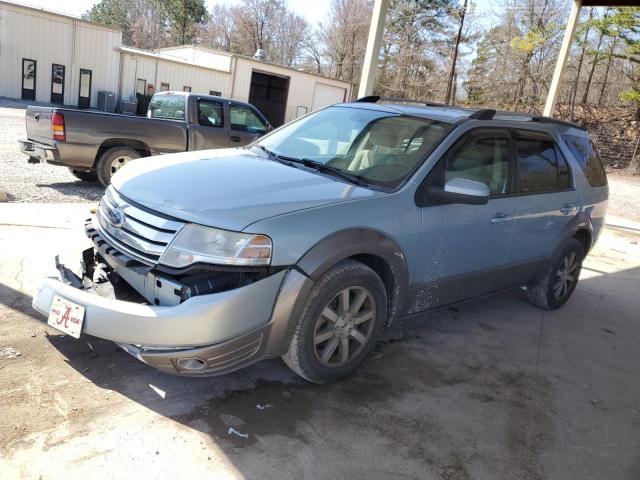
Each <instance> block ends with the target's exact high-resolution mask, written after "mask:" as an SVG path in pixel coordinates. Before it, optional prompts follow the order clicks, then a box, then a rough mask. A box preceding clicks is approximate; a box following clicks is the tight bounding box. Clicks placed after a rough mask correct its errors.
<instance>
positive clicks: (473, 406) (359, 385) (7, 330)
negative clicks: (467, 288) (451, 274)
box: [0, 205, 640, 480]
mask: <svg viewBox="0 0 640 480" xmlns="http://www.w3.org/2000/svg"><path fill="white" fill-rule="evenodd" d="M38 208H40V207H38ZM69 208H70V209H71V210H72V208H71V207H69ZM86 208H87V207H86V206H85V205H83V206H82V209H86ZM34 211H35V210H34ZM3 212H4V213H6V212H7V210H4V211H3V210H0V219H1V223H12V225H4V226H0V332H1V333H0V412H1V413H0V477H2V478H87V477H91V478H94V479H95V478H113V477H114V476H117V475H122V474H123V473H124V472H126V474H127V475H128V476H132V477H139V478H181V479H182V478H202V479H206V478H261V479H262V478H330V477H347V478H352V477H365V478H381V479H382V478H384V479H387V478H427V479H431V478H434V479H448V480H451V479H470V478H473V479H488V480H489V479H490V480H495V479H501V478H505V479H507V478H508V479H542V478H554V479H555V478H558V479H580V480H586V479H594V480H596V479H597V480H601V479H607V480H609V479H621V480H622V479H625V480H626V479H633V478H640V463H639V462H638V445H640V428H639V427H640V403H639V401H638V399H639V398H640V377H638V372H637V370H638V365H639V364H640V322H638V318H639V315H638V312H640V296H639V295H638V292H639V291H640V247H639V245H638V242H640V230H639V229H638V228H637V225H635V224H631V223H624V222H622V223H621V222H620V221H619V220H616V219H613V220H610V221H611V223H615V225H616V226H615V227H608V228H607V229H606V230H605V231H604V233H603V235H602V237H601V239H600V241H599V244H598V245H597V247H596V249H595V250H594V251H593V252H592V254H591V255H590V256H589V258H588V260H587V262H586V264H585V268H584V270H583V274H582V277H581V283H580V285H579V287H578V289H577V291H576V292H575V295H574V297H573V298H572V299H571V300H570V302H569V303H568V304H567V305H566V306H565V307H564V308H563V309H561V310H559V311H556V312H545V311H542V310H539V309H537V308H535V307H532V306H531V305H529V304H528V303H527V302H526V301H525V300H524V299H523V297H522V295H521V294H520V292H512V293H508V294H504V295H499V296H494V297H491V298H486V299H483V300H476V301H472V302H467V303H465V304H461V305H459V306H456V307H452V308H448V309H443V310H440V311H437V312H432V313H429V314H424V315H420V316H417V317H414V318H412V319H409V320H404V321H403V322H401V323H400V324H398V325H397V326H396V328H394V329H393V330H392V331H391V332H388V333H387V336H386V338H385V340H384V341H383V342H382V343H381V344H380V346H379V348H377V349H376V352H375V354H374V355H373V356H372V358H371V359H370V360H369V361H368V362H367V363H366V364H365V366H364V368H363V369H362V370H361V371H360V372H359V373H358V375H356V376H355V377H354V378H352V379H350V380H347V381H344V382H341V383H338V384H335V385H329V386H315V385H310V384H308V383H305V382H303V381H301V380H299V379H297V378H296V377H294V376H293V374H291V373H290V372H289V371H288V370H287V369H286V367H285V366H284V365H283V364H282V363H281V362H280V361H279V360H274V361H270V362H264V363H262V364H259V365H256V366H253V367H251V368H248V369H246V370H243V371H240V372H237V373H235V374H231V375H227V376H224V377H218V378H212V379H185V378H179V377H171V376H167V375H163V374H160V373H158V372H156V371H154V370H152V369H150V368H149V367H147V366H145V365H143V364H141V363H139V362H137V361H136V360H135V359H133V358H131V357H129V356H128V355H126V354H125V353H124V352H122V351H121V350H120V349H119V348H117V347H114V345H113V344H111V343H109V342H104V341H101V340H97V339H93V338H89V337H87V338H83V339H81V341H77V340H75V339H73V338H70V337H65V336H61V335H58V334H57V333H56V332H55V331H54V330H52V329H50V328H49V327H47V326H46V325H45V324H43V323H42V322H41V321H40V317H39V316H38V315H37V314H36V313H35V312H33V311H32V310H31V308H30V306H29V305H30V295H31V292H32V290H33V288H34V286H35V282H36V281H37V279H38V278H39V277H40V276H42V275H45V274H48V273H53V271H52V268H53V261H52V258H53V255H54V254H55V253H56V252H60V251H62V252H63V253H64V254H65V255H66V256H67V257H68V258H69V259H73V258H75V257H74V255H76V253H75V252H77V251H79V250H80V249H81V248H82V247H83V246H84V241H85V240H84V238H83V237H82V234H81V231H80V228H81V226H80V225H75V224H74V223H75V221H76V220H75V218H80V219H81V218H83V217H82V216H81V217H70V215H72V214H73V215H75V214H76V213H78V214H80V213H82V212H71V211H70V212H65V213H62V211H59V212H60V214H59V215H57V216H56V215H55V214H56V209H55V207H52V210H48V211H45V210H41V211H40V212H41V213H39V214H34V215H33V216H32V217H30V218H31V219H30V220H29V221H28V222H24V223H25V224H39V223H38V222H40V224H42V225H44V226H49V227H50V226H52V225H57V226H62V227H64V228H42V227H33V226H15V225H16V222H13V221H12V222H7V221H6V220H5V217H4V216H2V215H3ZM12 215H13V214H12ZM15 215H16V216H15V217H6V218H19V217H20V216H19V212H17V213H16V214H15ZM82 215H84V213H82ZM47 216H50V218H45V217H47ZM69 218H74V220H69ZM623 223H624V224H623ZM5 348H12V349H15V350H17V351H18V352H19V353H20V355H19V356H13V357H12V358H8V356H6V355H5V356H3V354H2V352H3V351H4V349H5ZM284 392H288V393H289V394H290V395H291V396H290V397H289V395H288V394H285V395H283V393H284ZM285 397H286V398H288V400H287V399H285ZM258 405H259V406H261V407H264V408H263V409H260V408H258ZM267 405H268V406H267ZM229 426H232V427H233V428H234V430H235V431H237V432H239V433H241V434H247V435H248V437H247V438H244V437H241V436H238V435H236V434H235V433H233V432H231V433H229V432H230V431H229Z"/></svg>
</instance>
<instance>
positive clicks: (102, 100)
mask: <svg viewBox="0 0 640 480" xmlns="http://www.w3.org/2000/svg"><path fill="white" fill-rule="evenodd" d="M98 110H102V111H103V112H112V113H113V112H115V111H116V94H115V93H113V92H98Z"/></svg>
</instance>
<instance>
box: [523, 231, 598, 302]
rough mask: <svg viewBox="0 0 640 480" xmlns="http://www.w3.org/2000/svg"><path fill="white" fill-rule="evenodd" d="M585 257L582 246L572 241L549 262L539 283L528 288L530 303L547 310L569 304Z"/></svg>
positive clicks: (576, 241)
mask: <svg viewBox="0 0 640 480" xmlns="http://www.w3.org/2000/svg"><path fill="white" fill-rule="evenodd" d="M584 255H585V253H584V247H583V246H582V244H581V243H580V242H579V241H578V240H576V239H575V238H573V239H571V240H570V241H569V242H568V243H567V244H566V245H565V246H564V248H563V249H562V250H560V251H559V252H558V253H557V254H556V255H555V256H554V257H553V259H552V260H551V261H550V262H549V264H548V265H547V267H546V269H545V271H544V272H543V274H542V277H541V278H540V279H539V281H537V282H536V283H533V284H531V285H529V286H527V297H528V298H529V301H530V302H531V303H533V304H534V305H536V306H538V307H540V308H544V309H545V310H555V309H556V308H560V307H561V306H563V305H564V304H565V303H567V300H569V297H571V294H572V293H573V291H574V290H575V289H576V286H577V285H578V277H579V276H580V269H581V268H582V260H584Z"/></svg>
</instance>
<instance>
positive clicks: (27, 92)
mask: <svg viewBox="0 0 640 480" xmlns="http://www.w3.org/2000/svg"><path fill="white" fill-rule="evenodd" d="M22 99H23V100H35V99H36V61H35V60H30V59H28V58H23V59H22Z"/></svg>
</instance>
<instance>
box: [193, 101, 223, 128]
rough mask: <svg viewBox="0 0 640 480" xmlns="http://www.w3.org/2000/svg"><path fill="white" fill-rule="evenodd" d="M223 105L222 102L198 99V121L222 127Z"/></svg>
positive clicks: (208, 125)
mask: <svg viewBox="0 0 640 480" xmlns="http://www.w3.org/2000/svg"><path fill="white" fill-rule="evenodd" d="M223 112H224V110H223V106H222V103H220V102H212V101H211V100H198V123H199V124H200V125H204V126H205V127H218V128H220V127H222V126H223V125H224V116H223V115H224V114H223Z"/></svg>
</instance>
